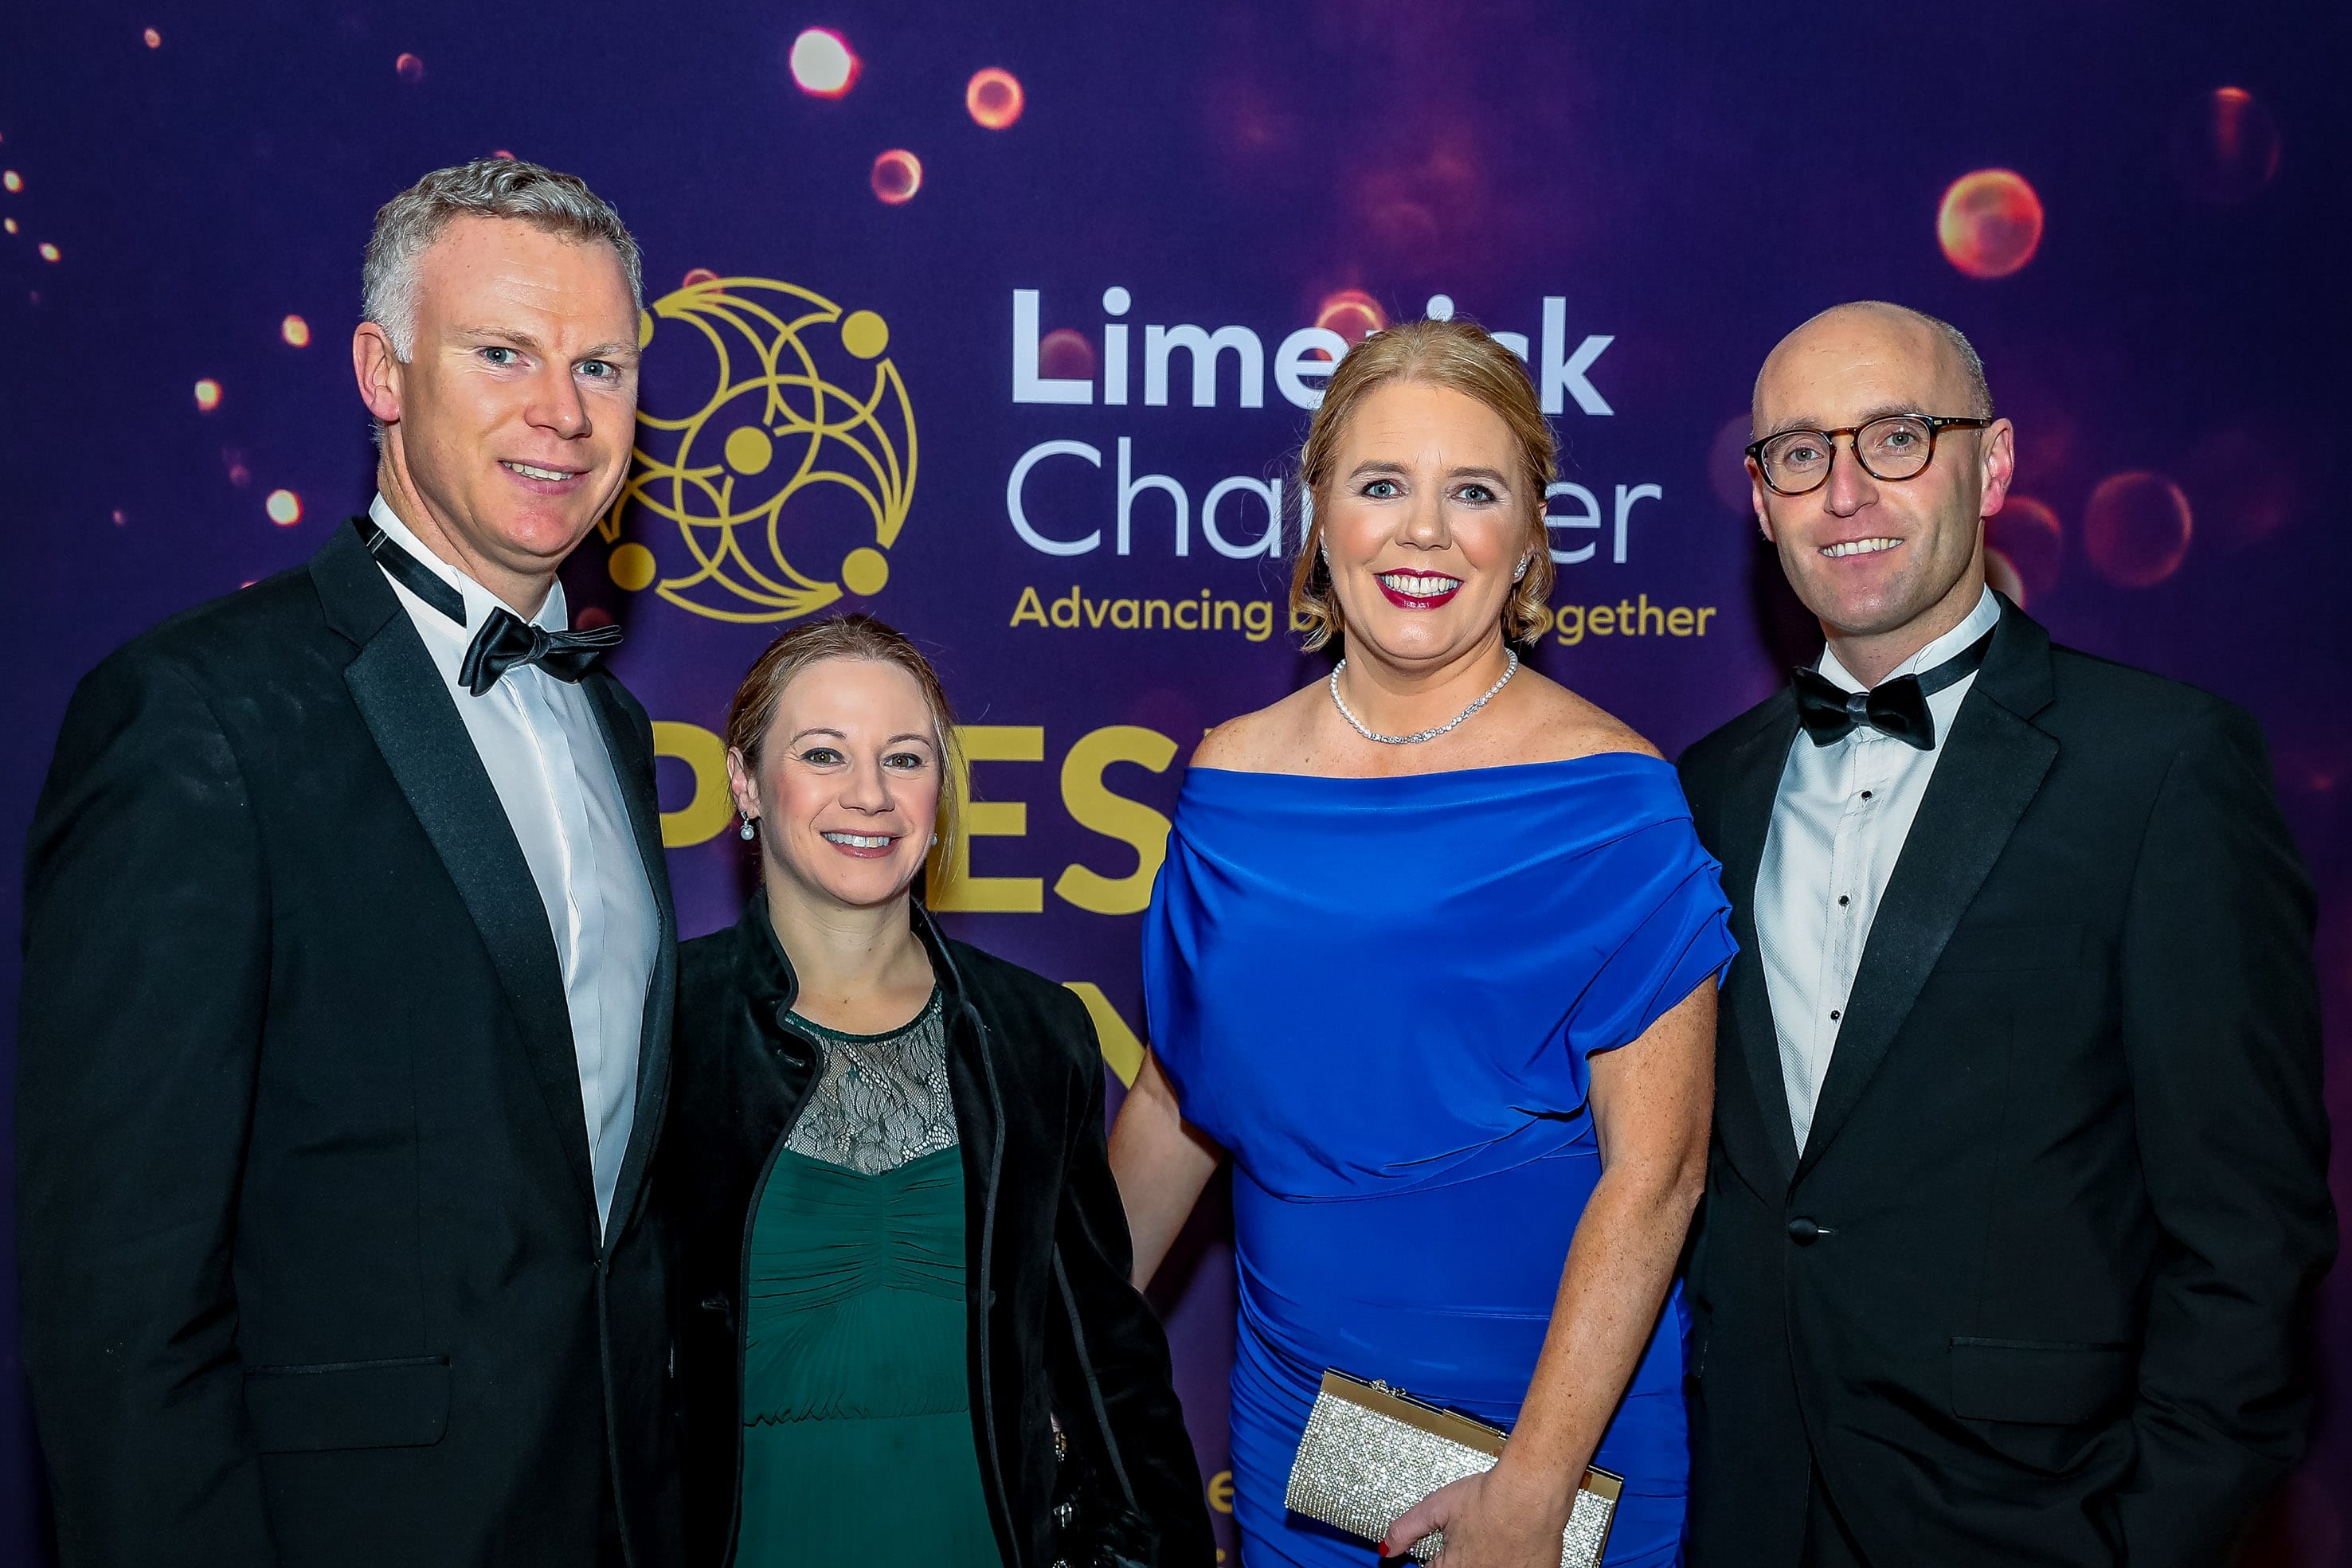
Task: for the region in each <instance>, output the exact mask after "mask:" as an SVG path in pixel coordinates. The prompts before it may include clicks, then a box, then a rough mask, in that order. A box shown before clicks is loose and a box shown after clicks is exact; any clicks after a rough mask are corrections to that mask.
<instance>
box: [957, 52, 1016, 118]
mask: <svg viewBox="0 0 2352 1568" xmlns="http://www.w3.org/2000/svg"><path fill="white" fill-rule="evenodd" d="M1027 101H1028V99H1026V98H1025V97H1024V96H1023V94H1022V91H1021V78H1019V77H1016V76H1014V75H1013V73H1012V72H1011V71H1008V70H1003V69H1000V68H997V67H995V66H989V67H986V68H982V69H981V70H976V71H974V72H972V73H971V81H970V82H969V83H967V84H966V85H965V87H964V89H963V106H964V108H966V109H968V110H971V117H972V119H974V120H978V121H979V122H980V123H981V124H982V125H983V126H985V127H987V128H988V129H989V130H991V131H1002V130H1003V129H1004V128H1005V127H1006V126H1008V125H1010V124H1012V123H1013V121H1014V120H1018V119H1020V118H1021V110H1022V108H1023V106H1024V105H1025V104H1026V103H1027Z"/></svg>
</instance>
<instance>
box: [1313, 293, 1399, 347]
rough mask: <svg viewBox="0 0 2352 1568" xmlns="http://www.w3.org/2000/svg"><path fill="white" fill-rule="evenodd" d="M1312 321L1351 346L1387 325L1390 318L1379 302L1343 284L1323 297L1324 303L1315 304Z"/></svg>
mask: <svg viewBox="0 0 2352 1568" xmlns="http://www.w3.org/2000/svg"><path fill="white" fill-rule="evenodd" d="M1315 324H1316V325H1317V326H1318V327H1320V328H1322V329H1324V330H1325V331H1327V332H1337V333H1339V336H1340V337H1342V338H1344V339H1346V340H1347V342H1348V346H1349V348H1351V349H1352V348H1354V347H1355V346H1356V345H1357V344H1359V343H1360V342H1362V341H1363V340H1365V339H1366V338H1368V337H1370V336H1371V335H1372V334H1373V333H1374V332H1377V331H1379V330H1380V329H1381V328H1383V327H1385V326H1387V325H1388V324H1389V319H1388V313H1387V312H1386V311H1384V310H1382V309H1381V302H1380V301H1379V300H1377V299H1375V298H1372V297H1371V296H1370V295H1369V294H1367V293H1365V292H1364V291H1363V290H1362V289H1360V288H1342V289H1339V290H1337V291H1335V292H1333V293H1330V294H1327V295H1325V296H1324V297H1323V303H1322V304H1321V305H1320V306H1318V307H1317V308H1316V311H1315Z"/></svg>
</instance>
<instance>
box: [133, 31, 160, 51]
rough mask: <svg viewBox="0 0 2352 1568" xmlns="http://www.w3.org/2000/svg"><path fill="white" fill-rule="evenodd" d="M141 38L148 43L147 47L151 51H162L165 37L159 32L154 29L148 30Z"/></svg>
mask: <svg viewBox="0 0 2352 1568" xmlns="http://www.w3.org/2000/svg"><path fill="white" fill-rule="evenodd" d="M139 36H140V37H142V38H144V39H145V40H146V41H147V47H149V48H151V49H160V48H162V47H163V34H161V33H159V32H157V31H156V30H155V29H154V28H152V27H150V28H148V29H147V30H146V31H145V32H143V33H142V34H140V35H139Z"/></svg>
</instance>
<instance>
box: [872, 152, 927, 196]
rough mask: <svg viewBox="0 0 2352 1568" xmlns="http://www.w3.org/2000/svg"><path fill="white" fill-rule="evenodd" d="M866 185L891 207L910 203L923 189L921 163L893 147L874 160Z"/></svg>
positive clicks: (914, 157) (913, 156)
mask: <svg viewBox="0 0 2352 1568" xmlns="http://www.w3.org/2000/svg"><path fill="white" fill-rule="evenodd" d="M867 183H870V184H871V185H872V186H873V187H874V193H875V194H876V195H877V196H879V197H881V198H882V200H883V201H885V202H887V203H888V204H890V205H891V206H894V207H895V206H897V205H898V204H900V203H902V202H910V201H912V200H914V198H915V193H916V192H918V191H919V190H921V189H922V188H923V161H922V160H921V159H919V158H918V157H916V156H915V155H914V154H913V153H912V152H908V151H907V150H906V149H905V148H903V147H893V148H891V149H890V150H889V151H888V152H885V153H883V154H882V155H881V156H880V157H878V158H877V159H875V160H874V172H873V174H872V175H871V176H869V178H868V182H867Z"/></svg>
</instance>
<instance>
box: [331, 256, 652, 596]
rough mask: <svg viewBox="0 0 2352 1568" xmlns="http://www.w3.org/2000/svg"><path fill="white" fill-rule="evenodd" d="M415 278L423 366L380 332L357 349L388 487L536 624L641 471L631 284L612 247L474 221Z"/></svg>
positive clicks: (410, 519) (427, 537) (415, 349)
mask: <svg viewBox="0 0 2352 1568" xmlns="http://www.w3.org/2000/svg"><path fill="white" fill-rule="evenodd" d="M415 267H416V273H415V292H414V303H415V329H414V337H413V340H412V342H411V344H410V351H409V358H408V359H407V360H406V361H403V360H401V359H400V357H399V356H398V355H397V354H396V353H394V349H393V344H392V340H391V338H390V337H389V335H388V334H387V333H386V332H385V330H384V329H383V328H382V327H381V326H378V325H377V324H376V323H374V322H372V321H371V322H364V323H362V325H361V326H360V328H359V329H358V331H357V333H356V335H355V336H354V338H353V340H352V363H353V368H354V370H355V371H357V373H358V376H359V382H360V392H361V396H362V399H363V400H364V401H365V402H366V403H367V405H368V410H369V412H370V413H373V414H374V415H375V417H376V418H377V419H378V420H379V421H381V422H382V423H383V457H382V461H381V463H380V465H379V467H378V472H377V485H378V487H379V488H381V489H382V490H383V494H384V498H385V499H386V500H387V501H389V502H390V503H391V504H392V507H393V510H394V512H396V513H397V514H398V515H399V517H400V518H401V520H402V521H403V522H404V523H406V524H407V525H408V526H409V528H411V529H412V530H413V531H415V534H416V536H417V538H420V539H421V540H423V541H424V543H425V545H426V546H427V547H428V548H429V549H432V550H433V551H434V553H435V554H436V555H438V556H440V557H441V558H442V559H445V560H446V561H448V562H449V563H450V564H451V565H453V566H456V567H457V569H458V570H462V571H464V572H465V573H466V574H467V576H469V577H471V578H473V579H474V580H476V581H478V582H479V583H481V584H482V586H483V587H485V588H487V589H488V590H489V591H491V592H493V593H495V594H497V595H498V596H499V598H500V599H502V600H505V601H507V602H508V603H509V604H510V605H512V606H513V607H514V608H515V609H516V610H517V611H518V612H520V613H522V614H524V615H530V614H531V613H533V612H536V611H537V610H538V608H539V606H540V604H541V601H543V600H544V599H545V598H546V596H547V589H548V585H549V584H550V583H551V582H553V581H554V580H555V572H556V569H557V568H558V567H560V566H562V564H563V559H564V557H566V556H568V555H570V554H571V553H572V548H573V547H574V546H576V545H577V544H579V542H580V541H581V539H582V538H584V537H586V535H587V532H588V530H589V529H590V528H593V527H594V526H595V522H596V518H597V517H598V515H599V514H600V513H602V512H603V511H604V507H606V506H607V505H608V504H609V503H610V502H611V501H612V498H613V497H614V493H615V492H616V491H617V490H618V489H619V488H620V486H621V481H622V479H623V477H624V476H625V474H626V471H627V467H628V462H629V447H630V440H631V435H632V431H633V428H634V425H635V416H636V406H637V310H636V304H635V298H634V296H632V294H631V293H630V289H629V282H628V275H627V273H626V272H625V270H624V269H623V267H622V265H621V259H620V257H619V256H618V255H617V254H616V253H615V252H614V250H613V248H612V246H608V245H604V244H602V243H599V242H588V243H582V242H579V241H575V240H572V239H569V238H566V237H563V236H562V235H555V234H551V233H548V232H547V231H545V230H542V229H540V228H537V227H534V226H533V225H531V224H530V223H528V222H526V221H523V220H520V219H511V218H489V217H479V216H470V215H469V216H464V217H458V218H455V219H452V220H451V221H450V222H449V224H448V225H447V226H446V227H445V228H444V229H443V230H442V231H441V232H440V234H439V235H437V236H436V238H435V239H434V241H433V243H432V245H431V246H428V247H427V248H426V249H425V252H424V254H423V255H422V256H419V257H418V258H417V260H416V264H415Z"/></svg>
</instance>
